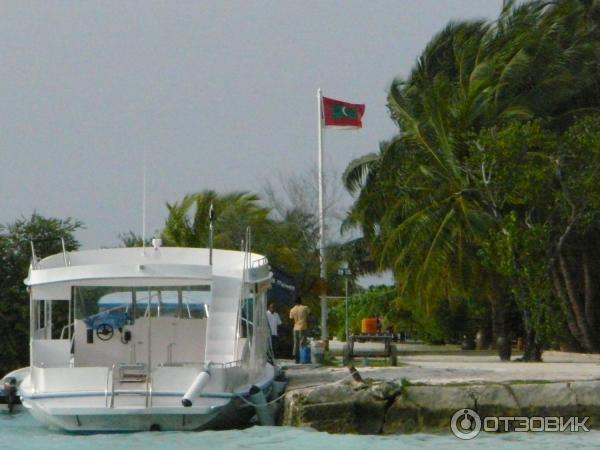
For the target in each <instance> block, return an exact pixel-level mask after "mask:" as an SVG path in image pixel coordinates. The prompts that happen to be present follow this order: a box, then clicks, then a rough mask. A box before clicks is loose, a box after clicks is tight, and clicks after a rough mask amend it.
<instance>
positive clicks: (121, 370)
mask: <svg viewBox="0 0 600 450" xmlns="http://www.w3.org/2000/svg"><path fill="white" fill-rule="evenodd" d="M111 375H112V376H111ZM109 377H110V378H111V379H112V386H111V390H110V403H109V401H108V389H106V407H107V408H108V407H110V408H114V407H115V397H117V396H119V395H133V396H143V397H145V405H146V408H149V407H151V406H152V380H151V376H150V373H149V371H148V367H147V366H146V364H142V363H139V364H125V363H116V364H113V365H112V367H111V369H110V371H109V372H108V375H107V379H106V385H107V387H108V379H109ZM117 383H119V384H120V385H126V384H133V385H136V384H137V385H139V384H143V385H144V389H117V387H116V385H117Z"/></svg>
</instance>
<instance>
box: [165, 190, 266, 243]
mask: <svg viewBox="0 0 600 450" xmlns="http://www.w3.org/2000/svg"><path fill="white" fill-rule="evenodd" d="M211 205H212V206H213V208H214V210H215V213H216V218H215V221H214V229H215V235H214V245H215V247H218V248H225V249H240V247H241V245H242V241H243V240H244V237H245V233H246V228H247V227H251V229H252V230H253V231H252V233H253V235H254V236H255V239H254V240H255V242H254V244H255V245H258V246H260V242H261V240H264V239H265V237H264V236H265V235H267V236H268V234H269V231H268V230H269V228H270V227H271V222H270V221H269V218H268V216H269V213H270V210H269V209H268V208H264V207H262V206H260V205H259V198H258V196H256V195H254V194H249V193H247V192H232V193H228V194H225V195H219V194H217V193H216V192H215V191H203V192H199V193H196V194H190V195H186V196H185V197H184V198H183V200H182V201H181V202H175V203H173V204H169V203H167V209H168V210H169V216H168V218H167V221H166V223H165V228H164V230H163V233H162V237H163V239H164V241H165V243H166V244H167V245H177V246H185V247H206V246H208V237H209V236H208V234H209V210H210V207H211Z"/></svg>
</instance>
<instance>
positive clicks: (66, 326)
mask: <svg viewBox="0 0 600 450" xmlns="http://www.w3.org/2000/svg"><path fill="white" fill-rule="evenodd" d="M73 325H75V322H71V323H69V324H67V325H65V326H64V327H62V329H61V330H60V338H61V339H64V338H65V331H68V330H69V329H70V328H71V327H72V326H73ZM67 338H68V336H67Z"/></svg>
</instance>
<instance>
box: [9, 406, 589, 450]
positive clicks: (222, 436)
mask: <svg viewBox="0 0 600 450" xmlns="http://www.w3.org/2000/svg"><path fill="white" fill-rule="evenodd" d="M569 447H572V448H577V450H581V449H586V448H600V432H598V431H591V432H589V433H583V432H582V433H571V434H564V433H502V434H483V435H480V436H478V437H476V438H475V439H473V440H471V441H461V440H459V439H457V438H455V437H454V436H452V435H451V434H450V433H448V434H442V435H431V434H412V435H401V436H392V437H390V436H354V435H331V434H327V433H319V432H316V431H312V430H308V429H298V428H287V427H252V428H248V429H246V430H233V431H203V432H163V433H151V432H145V433H130V434H94V435H70V434H65V433H60V432H57V431H50V430H48V429H46V428H44V427H42V426H40V425H38V424H37V423H36V422H35V421H34V420H33V419H32V418H31V416H30V415H29V414H27V413H26V412H21V413H17V414H14V415H9V414H8V413H6V412H4V411H0V449H35V450H40V449H43V450H54V449H56V450H86V449H102V450H117V449H127V450H151V449H154V448H161V449H219V450H220V449H252V450H253V449H256V450H263V449H265V450H271V449H273V450H275V449H277V450H286V449H298V450H358V449H361V450H362V449H365V450H367V449H368V450H375V449H383V450H388V449H389V450H408V449H414V448H435V449H436V450H437V449H464V448H467V449H476V448H478V449H487V448H493V449H494V450H503V449H517V448H519V449H520V448H526V449H544V450H554V449H556V450H558V449H561V450H562V449H565V448H569Z"/></svg>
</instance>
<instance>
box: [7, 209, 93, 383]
mask: <svg viewBox="0 0 600 450" xmlns="http://www.w3.org/2000/svg"><path fill="white" fill-rule="evenodd" d="M82 227H83V223H82V222H80V221H78V220H75V219H72V218H68V219H57V218H47V217H44V216H42V215H40V214H38V213H35V212H34V213H33V214H32V215H31V217H29V218H25V217H23V218H21V219H18V220H16V221H15V222H13V223H9V224H6V225H2V226H0V260H1V261H2V264H0V340H2V343H3V353H2V358H1V359H0V373H6V372H9V371H11V370H14V369H17V368H19V367H24V366H27V365H28V364H29V295H28V293H27V290H26V286H25V284H24V283H23V280H24V279H25V278H27V273H28V270H29V265H30V262H31V243H32V242H33V243H34V246H35V251H36V256H37V257H38V258H42V257H45V256H49V255H52V254H55V253H59V252H62V243H61V238H62V239H64V242H65V248H66V250H67V251H71V250H76V249H77V248H79V242H78V241H77V240H76V239H75V235H74V234H75V232H76V231H77V230H78V229H80V228H82Z"/></svg>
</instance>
